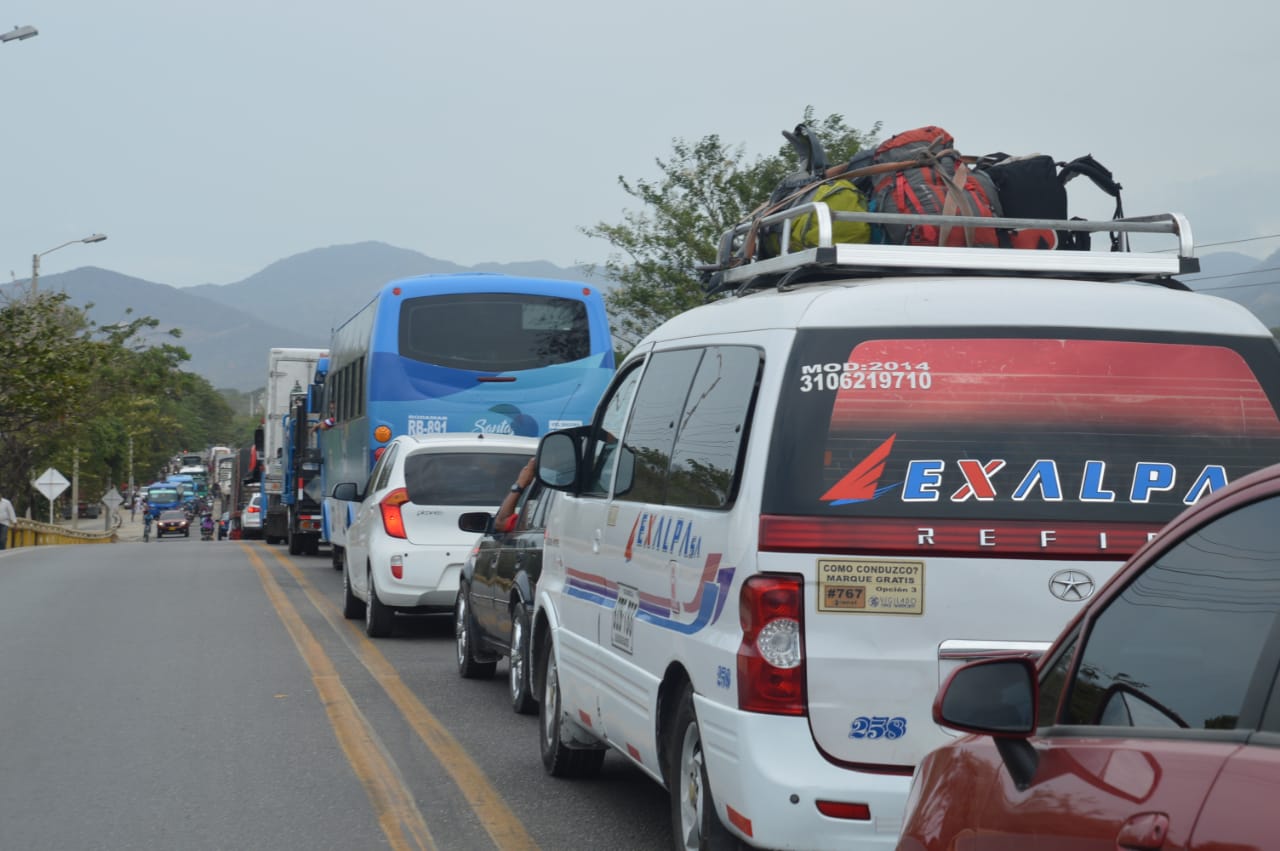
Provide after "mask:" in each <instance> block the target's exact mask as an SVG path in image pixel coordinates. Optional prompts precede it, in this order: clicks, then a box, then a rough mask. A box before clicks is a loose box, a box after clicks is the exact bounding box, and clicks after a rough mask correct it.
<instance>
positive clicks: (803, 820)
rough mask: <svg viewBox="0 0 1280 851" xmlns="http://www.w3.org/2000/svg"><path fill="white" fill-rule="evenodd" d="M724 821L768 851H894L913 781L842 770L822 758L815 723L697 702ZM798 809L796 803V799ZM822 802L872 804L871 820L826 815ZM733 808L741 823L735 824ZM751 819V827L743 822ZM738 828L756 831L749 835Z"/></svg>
mask: <svg viewBox="0 0 1280 851" xmlns="http://www.w3.org/2000/svg"><path fill="white" fill-rule="evenodd" d="M694 706H695V708H696V709H697V713H698V724H699V728H700V730H701V733H702V746H703V758H704V760H705V764H706V767H707V775H708V779H709V780H710V782H711V791H712V794H713V795H714V796H715V800H716V812H717V815H719V816H720V820H721V821H722V822H723V823H724V824H725V825H726V826H728V827H729V829H730V830H732V831H733V832H734V833H735V834H737V835H738V836H740V837H742V838H743V839H744V840H746V841H748V842H750V843H751V844H752V845H758V846H761V847H764V848H776V849H791V848H796V849H799V848H808V849H815V851H816V850H817V849H833V851H835V849H841V851H848V849H851V848H852V849H861V848H893V847H894V846H895V845H896V844H897V841H898V834H899V833H900V832H901V830H902V819H903V811H904V809H905V807H906V801H907V792H908V791H909V790H910V788H911V778H910V777H909V776H902V775H896V774H872V773H869V772H862V771H853V770H850V769H847V768H841V767H839V766H837V765H833V764H832V763H830V762H828V761H827V760H826V759H825V758H824V757H823V756H822V754H820V753H819V752H818V749H817V747H816V746H815V745H814V742H813V736H812V735H811V734H810V732H809V719H808V718H790V717H785V716H780V715H761V714H758V713H754V712H741V711H739V710H737V709H733V708H730V707H726V706H723V705H721V704H718V703H713V702H711V701H709V700H707V699H706V698H704V697H702V696H701V695H695V696H694ZM793 796H794V797H795V799H796V801H795V803H792V797H793ZM818 801H835V802H840V803H857V804H866V805H867V806H868V807H869V808H870V811H871V818H870V820H868V821H853V820H848V819H837V818H831V817H829V816H825V815H823V814H822V813H820V812H819V811H818V808H817V802H818ZM726 807H732V808H733V810H734V811H735V812H736V813H737V815H738V816H739V818H735V819H732V820H731V819H730V818H729V816H728V814H727V810H726ZM744 820H745V821H744ZM734 822H737V823H738V825H742V824H749V826H750V828H751V833H750V835H747V833H746V832H745V831H744V830H742V829H741V827H739V826H736V825H735V824H734Z"/></svg>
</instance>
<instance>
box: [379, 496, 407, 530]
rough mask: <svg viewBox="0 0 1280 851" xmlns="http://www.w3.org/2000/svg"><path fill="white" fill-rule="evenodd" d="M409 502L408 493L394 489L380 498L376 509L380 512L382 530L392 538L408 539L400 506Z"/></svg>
mask: <svg viewBox="0 0 1280 851" xmlns="http://www.w3.org/2000/svg"><path fill="white" fill-rule="evenodd" d="M408 501H409V491H407V490H405V489H404V488H396V489H395V490H393V491H392V492H391V493H389V494H387V495H386V496H384V497H383V498H382V502H380V503H378V508H379V509H381V511H382V528H383V529H384V530H386V533H387V534H388V535H390V536H391V537H393V538H408V537H409V536H408V535H406V534H405V531H404V516H403V515H401V513H400V506H402V505H404V504H405V503H406V502H408Z"/></svg>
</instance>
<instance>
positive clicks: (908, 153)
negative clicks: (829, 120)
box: [869, 125, 1001, 248]
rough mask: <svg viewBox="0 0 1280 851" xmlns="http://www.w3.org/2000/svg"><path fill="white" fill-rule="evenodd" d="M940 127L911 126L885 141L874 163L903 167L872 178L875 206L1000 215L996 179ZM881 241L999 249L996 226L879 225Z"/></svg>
mask: <svg viewBox="0 0 1280 851" xmlns="http://www.w3.org/2000/svg"><path fill="white" fill-rule="evenodd" d="M954 146H955V139H953V138H952V136H951V134H950V133H948V132H947V131H946V130H943V129H942V128H941V127H934V126H932V125H931V126H928V127H920V128H917V129H915V130H908V131H906V132H905V133H899V134H897V135H896V136H893V137H892V138H890V139H888V140H886V141H885V142H883V143H881V144H880V146H879V147H878V148H876V151H875V155H874V156H873V157H872V159H871V162H872V165H873V166H880V165H888V164H891V163H897V164H900V166H901V167H900V168H896V169H893V170H891V171H889V172H887V173H884V174H877V175H876V176H875V177H874V178H873V183H872V189H871V193H870V194H871V203H870V205H869V206H870V209H871V210H873V211H875V212H878V213H907V214H917V215H920V214H924V215H944V216H982V217H985V218H990V217H992V216H999V215H1000V214H1001V211H1000V200H999V197H998V196H997V195H996V191H995V185H994V184H993V183H992V182H991V178H990V177H988V176H987V175H986V174H984V173H981V172H973V171H971V170H970V169H969V167H968V166H966V165H965V164H964V161H963V160H962V159H961V157H960V154H959V153H957V152H956V150H955V147H954ZM877 232H878V233H877V235H878V237H879V238H878V239H876V240H875V241H878V242H887V243H891V244H894V245H948V246H965V245H967V246H971V247H984V248H997V247H999V245H1000V240H999V237H998V235H997V233H996V230H995V228H988V227H959V226H957V227H952V226H950V225H941V226H940V225H934V224H919V225H888V224H886V225H877Z"/></svg>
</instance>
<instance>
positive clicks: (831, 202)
mask: <svg viewBox="0 0 1280 851" xmlns="http://www.w3.org/2000/svg"><path fill="white" fill-rule="evenodd" d="M810 201H822V202H823V203H825V204H826V205H827V206H828V207H830V208H831V212H833V213H838V212H848V213H865V212H866V211H867V202H866V199H865V198H864V197H863V195H862V193H861V192H860V191H858V187H856V186H854V185H853V184H852V183H850V182H849V181H848V180H843V179H840V178H835V179H832V180H824V181H822V182H821V183H818V184H814V185H811V186H810V187H809V188H808V189H807V191H805V192H803V193H802V194H798V195H797V196H796V198H795V199H794V200H793V201H791V203H789V204H788V205H787V206H789V207H798V206H800V205H801V204H807V203H809V202H810ZM781 231H782V228H781V227H780V226H778V225H773V226H771V227H768V228H766V229H765V232H764V234H763V239H761V241H760V248H761V256H763V257H777V256H778V252H779V251H780V250H781V241H782V240H781ZM831 239H832V241H833V242H870V241H871V226H870V225H869V224H867V223H866V222H841V221H832V223H831ZM817 245H818V221H817V217H816V216H815V215H814V214H813V213H812V212H809V213H805V214H804V215H802V216H799V217H797V218H795V219H792V220H791V244H790V250H791V251H799V250H801V249H803V248H816V247H817Z"/></svg>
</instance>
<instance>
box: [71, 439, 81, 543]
mask: <svg viewBox="0 0 1280 851" xmlns="http://www.w3.org/2000/svg"><path fill="white" fill-rule="evenodd" d="M71 528H72V529H79V528H80V447H79V446H77V447H76V450H75V460H74V461H72V462H71Z"/></svg>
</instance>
